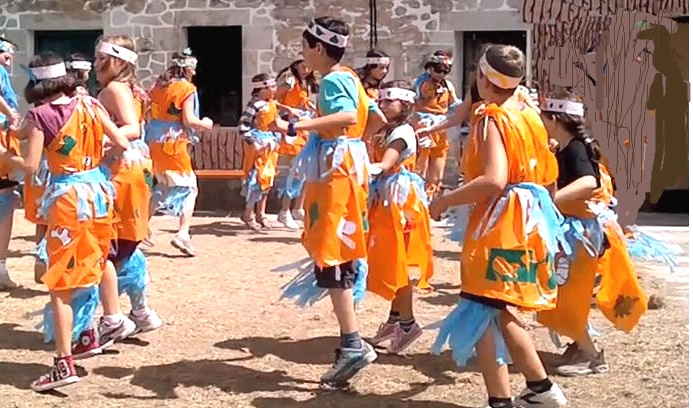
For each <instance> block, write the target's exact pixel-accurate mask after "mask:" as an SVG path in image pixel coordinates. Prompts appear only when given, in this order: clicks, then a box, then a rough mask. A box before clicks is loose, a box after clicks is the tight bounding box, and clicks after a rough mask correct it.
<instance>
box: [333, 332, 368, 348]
mask: <svg viewBox="0 0 693 408" xmlns="http://www.w3.org/2000/svg"><path fill="white" fill-rule="evenodd" d="M339 347H341V348H343V349H345V348H348V349H357V350H361V347H363V343H362V341H361V336H360V335H359V332H357V331H355V332H353V333H342V338H341V340H340V342H339Z"/></svg>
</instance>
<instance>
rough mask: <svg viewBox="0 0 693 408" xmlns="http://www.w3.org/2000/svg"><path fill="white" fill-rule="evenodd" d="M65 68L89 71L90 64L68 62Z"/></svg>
mask: <svg viewBox="0 0 693 408" xmlns="http://www.w3.org/2000/svg"><path fill="white" fill-rule="evenodd" d="M65 68H68V69H79V70H83V71H89V70H90V69H91V62H89V61H68V62H66V63H65Z"/></svg>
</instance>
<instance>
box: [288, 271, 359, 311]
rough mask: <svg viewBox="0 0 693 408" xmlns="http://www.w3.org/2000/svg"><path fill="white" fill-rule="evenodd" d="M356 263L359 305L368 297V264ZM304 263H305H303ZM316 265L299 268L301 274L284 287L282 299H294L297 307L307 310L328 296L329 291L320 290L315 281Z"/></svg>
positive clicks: (355, 291)
mask: <svg viewBox="0 0 693 408" xmlns="http://www.w3.org/2000/svg"><path fill="white" fill-rule="evenodd" d="M355 262H356V265H355V266H356V272H357V275H356V282H355V284H354V288H353V292H354V303H356V304H359V303H361V301H363V299H364V298H365V297H366V283H367V280H368V279H367V278H368V264H367V263H366V260H365V259H358V260H356V261H355ZM302 263H303V262H302ZM314 270H315V264H314V263H313V262H310V263H308V264H303V265H302V266H301V267H300V268H299V273H298V275H296V277H295V278H293V279H292V280H291V281H289V282H288V283H286V284H285V285H284V286H282V295H281V297H280V300H282V299H294V303H296V305H297V306H299V307H302V308H306V307H309V306H313V305H314V304H316V303H317V302H319V301H321V300H322V299H324V298H325V297H326V296H327V289H324V288H320V287H318V285H317V282H316V280H315V273H314Z"/></svg>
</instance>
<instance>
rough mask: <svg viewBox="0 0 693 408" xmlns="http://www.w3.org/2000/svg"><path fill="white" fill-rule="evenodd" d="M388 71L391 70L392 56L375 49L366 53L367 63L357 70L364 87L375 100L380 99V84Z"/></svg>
mask: <svg viewBox="0 0 693 408" xmlns="http://www.w3.org/2000/svg"><path fill="white" fill-rule="evenodd" d="M388 72H390V57H389V56H388V55H387V54H386V53H385V52H384V51H380V50H375V49H373V50H369V51H368V52H367V53H366V65H364V66H362V67H361V68H360V69H358V70H356V73H358V74H359V79H361V84H363V88H364V89H365V90H366V93H367V94H368V96H369V97H370V98H371V99H373V100H378V97H379V96H380V95H379V93H378V91H379V90H380V85H381V84H382V82H383V81H384V80H385V77H386V76H387V74H388Z"/></svg>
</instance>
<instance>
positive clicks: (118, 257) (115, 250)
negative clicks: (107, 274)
mask: <svg viewBox="0 0 693 408" xmlns="http://www.w3.org/2000/svg"><path fill="white" fill-rule="evenodd" d="M139 244H140V242H139V241H130V240H127V239H114V240H111V247H110V248H109V250H108V260H109V261H111V262H113V263H114V264H118V263H119V262H122V261H124V260H125V259H128V258H129V257H131V256H132V254H133V253H134V252H135V249H137V245H139Z"/></svg>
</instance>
